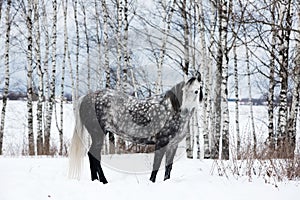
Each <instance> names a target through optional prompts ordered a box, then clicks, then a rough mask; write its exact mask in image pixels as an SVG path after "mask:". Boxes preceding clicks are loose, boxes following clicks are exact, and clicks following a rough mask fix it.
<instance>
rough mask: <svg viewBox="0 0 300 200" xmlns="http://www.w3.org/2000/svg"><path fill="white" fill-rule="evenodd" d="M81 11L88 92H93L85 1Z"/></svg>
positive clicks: (82, 3)
mask: <svg viewBox="0 0 300 200" xmlns="http://www.w3.org/2000/svg"><path fill="white" fill-rule="evenodd" d="M81 10H82V13H83V27H84V34H85V45H86V65H87V66H86V67H87V88H88V92H90V91H91V55H90V38H89V34H88V25H87V13H86V11H87V9H86V5H85V3H84V1H82V2H81Z"/></svg>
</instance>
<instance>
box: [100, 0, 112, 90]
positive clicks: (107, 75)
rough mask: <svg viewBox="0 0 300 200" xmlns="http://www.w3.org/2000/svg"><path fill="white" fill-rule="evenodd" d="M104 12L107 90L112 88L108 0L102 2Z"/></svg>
mask: <svg viewBox="0 0 300 200" xmlns="http://www.w3.org/2000/svg"><path fill="white" fill-rule="evenodd" d="M101 6H102V10H103V40H104V69H105V74H106V81H105V88H110V68H109V55H108V53H109V52H108V10H107V4H106V0H103V1H102V4H101Z"/></svg>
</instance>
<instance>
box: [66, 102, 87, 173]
mask: <svg viewBox="0 0 300 200" xmlns="http://www.w3.org/2000/svg"><path fill="white" fill-rule="evenodd" d="M82 100H83V97H81V98H79V99H78V103H77V104H76V105H75V110H74V118H75V127H74V133H73V137H72V141H71V147H70V151H69V173H68V177H69V178H71V179H80V177H81V171H82V167H83V158H84V155H85V153H86V148H85V145H84V141H83V140H84V135H83V134H84V132H85V128H84V126H83V124H82V122H81V119H80V113H79V110H80V105H81V102H82Z"/></svg>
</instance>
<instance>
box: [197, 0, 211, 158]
mask: <svg viewBox="0 0 300 200" xmlns="http://www.w3.org/2000/svg"><path fill="white" fill-rule="evenodd" d="M196 5H198V6H197V7H198V31H199V32H200V35H199V36H200V41H201V43H200V44H201V52H200V53H201V66H202V74H203V75H204V87H203V90H204V91H203V92H204V93H203V104H202V113H203V114H202V116H203V119H201V121H202V127H203V129H202V130H203V140H204V158H210V156H211V155H210V141H209V138H211V136H210V131H209V128H208V126H209V121H210V120H209V117H208V116H210V104H209V102H210V87H209V80H210V77H209V75H210V74H209V73H210V68H211V66H209V61H208V58H207V55H208V54H207V50H206V42H205V22H204V10H203V3H202V1H201V0H199V1H198V0H197V1H196ZM198 140H199V139H197V144H199V145H200V141H198ZM198 149H200V147H198ZM198 155H199V156H200V154H198Z"/></svg>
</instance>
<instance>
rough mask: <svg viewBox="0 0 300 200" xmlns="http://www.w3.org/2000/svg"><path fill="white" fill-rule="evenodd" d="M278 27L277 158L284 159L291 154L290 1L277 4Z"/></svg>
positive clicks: (285, 0) (284, 0)
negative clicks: (289, 84)
mask: <svg viewBox="0 0 300 200" xmlns="http://www.w3.org/2000/svg"><path fill="white" fill-rule="evenodd" d="M279 8H280V13H279V23H280V24H279V27H280V29H279V30H278V34H277V39H278V45H279V62H280V63H279V65H280V69H279V77H280V83H281V87H280V94H279V100H280V104H279V111H278V113H279V114H278V152H279V157H286V156H288V154H290V153H291V151H292V150H291V149H290V146H289V145H290V144H289V143H288V142H289V138H288V134H287V119H288V111H287V91H288V68H289V44H290V34H291V27H292V17H291V13H292V10H291V9H292V7H291V0H283V1H282V2H279Z"/></svg>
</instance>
